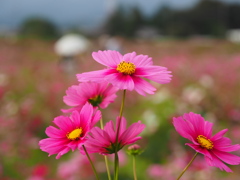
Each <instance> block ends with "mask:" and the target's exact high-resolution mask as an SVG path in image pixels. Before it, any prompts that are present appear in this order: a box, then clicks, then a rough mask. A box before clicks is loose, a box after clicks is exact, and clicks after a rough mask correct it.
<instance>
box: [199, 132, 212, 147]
mask: <svg viewBox="0 0 240 180" xmlns="http://www.w3.org/2000/svg"><path fill="white" fill-rule="evenodd" d="M197 141H198V143H199V144H200V146H201V147H203V148H206V149H208V150H210V149H212V148H213V147H214V146H213V142H212V141H211V140H210V139H207V138H206V137H205V136H203V135H199V136H198V137H197Z"/></svg>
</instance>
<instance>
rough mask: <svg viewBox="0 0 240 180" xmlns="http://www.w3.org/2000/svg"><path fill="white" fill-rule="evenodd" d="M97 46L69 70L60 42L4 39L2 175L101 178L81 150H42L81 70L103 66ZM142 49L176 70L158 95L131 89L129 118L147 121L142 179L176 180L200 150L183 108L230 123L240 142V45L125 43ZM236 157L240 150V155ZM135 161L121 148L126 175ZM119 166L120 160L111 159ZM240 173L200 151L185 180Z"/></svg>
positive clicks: (114, 107)
mask: <svg viewBox="0 0 240 180" xmlns="http://www.w3.org/2000/svg"><path fill="white" fill-rule="evenodd" d="M91 44H92V45H91V48H90V49H89V50H88V51H87V52H85V53H83V54H81V55H79V56H77V57H76V61H75V65H74V67H75V68H74V69H73V71H72V72H71V73H69V72H65V71H64V69H63V68H62V66H61V64H60V62H59V57H58V56H57V55H56V54H55V52H54V50H53V46H54V42H53V41H52V42H51V41H50V42H49V41H40V40H34V39H28V40H16V39H0V124H1V125H0V179H1V180H15V179H16V180H18V179H19V180H25V179H26V180H63V179H66V180H78V179H83V180H84V179H88V180H90V179H95V178H94V175H93V173H92V170H91V167H90V165H89V164H88V161H87V159H86V158H85V157H84V156H83V155H81V154H80V153H78V152H73V153H72V152H69V153H68V154H66V155H64V156H62V157H61V159H58V160H56V159H55V156H50V157H48V154H47V153H45V152H42V151H41V150H40V149H39V145H38V142H39V140H40V139H43V138H46V137H47V136H46V134H45V129H46V127H47V126H49V125H50V124H51V125H52V121H53V119H54V117H56V116H59V115H61V114H62V112H61V109H66V108H67V106H66V105H65V104H64V103H63V96H64V95H65V91H66V90H67V88H68V87H70V86H72V85H73V84H76V85H77V84H78V82H77V79H76V76H75V74H76V73H82V72H85V71H91V70H98V69H99V68H102V67H101V66H100V65H99V64H98V63H96V62H95V61H94V60H93V58H92V57H91V54H92V52H93V51H98V50H100V49H101V48H100V45H99V43H98V41H97V40H96V39H92V40H91ZM132 51H136V52H137V54H146V55H149V56H150V57H152V58H153V61H154V63H155V64H156V65H160V66H165V67H167V68H168V69H169V70H170V71H172V75H173V78H172V81H171V82H170V83H169V84H165V85H158V84H154V85H155V87H157V89H158V90H157V92H156V93H155V94H154V95H147V96H146V97H143V96H140V95H139V94H137V93H135V92H129V91H128V92H127V95H126V97H127V98H126V107H125V110H124V116H125V117H126V119H127V120H128V121H129V124H130V123H132V122H136V121H138V120H141V121H142V122H143V123H144V124H146V129H145V130H144V132H143V133H142V137H143V139H142V140H140V141H138V144H139V145H140V146H141V147H142V148H143V149H144V152H143V153H142V154H141V155H140V156H138V157H137V159H136V161H137V174H138V179H139V180H155V179H164V180H174V179H176V177H177V176H178V175H179V173H180V172H181V171H182V170H183V168H184V167H185V166H186V164H187V163H188V162H189V160H190V159H191V158H192V156H193V155H194V153H195V152H194V151H193V150H192V149H191V148H189V147H187V146H185V145H184V144H185V143H187V140H186V139H184V138H182V137H180V136H179V135H178V133H177V132H176V131H175V129H174V127H173V125H172V118H173V117H176V116H181V115H182V114H184V113H188V112H195V113H198V114H201V115H202V116H203V117H204V118H205V119H206V120H207V121H211V122H214V124H215V125H214V127H213V129H214V132H218V131H219V130H222V129H225V128H228V129H229V131H228V133H227V137H229V138H231V139H232V140H233V143H235V144H239V143H240V140H239V139H240V44H232V43H230V42H227V41H224V40H210V39H192V40H186V41H180V40H166V41H157V40H156V41H143V40H123V52H124V53H128V52H132ZM121 96H122V94H121V91H120V92H118V97H117V99H116V101H115V102H114V103H112V104H110V105H109V107H108V108H107V109H104V110H103V111H102V113H103V121H104V122H107V121H109V120H115V119H116V116H117V115H118V112H119V109H120V105H119V104H120V101H121ZM235 154H237V155H240V152H236V153H235ZM93 159H94V161H95V164H96V168H97V170H98V171H99V172H101V179H107V176H106V170H105V166H104V161H103V158H102V157H101V156H100V155H94V156H93ZM131 162H132V159H131V157H130V156H129V155H128V154H127V153H126V148H124V149H123V150H121V153H120V172H121V173H120V178H119V179H121V180H131V179H133V177H132V168H131V167H132V164H131ZM110 163H113V162H110ZM231 169H232V170H233V171H234V173H225V172H222V171H220V170H219V169H217V168H215V167H209V166H208V165H207V164H206V162H205V160H204V159H203V156H201V155H200V156H198V157H197V159H196V160H195V161H194V163H193V165H192V166H191V168H190V170H189V171H187V172H186V174H185V175H184V176H183V178H182V179H183V180H205V179H211V180H237V179H239V176H240V171H239V170H240V167H239V166H232V167H231Z"/></svg>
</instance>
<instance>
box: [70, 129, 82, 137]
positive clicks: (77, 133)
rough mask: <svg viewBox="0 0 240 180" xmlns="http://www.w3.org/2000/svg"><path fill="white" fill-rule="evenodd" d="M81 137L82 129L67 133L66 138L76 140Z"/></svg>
mask: <svg viewBox="0 0 240 180" xmlns="http://www.w3.org/2000/svg"><path fill="white" fill-rule="evenodd" d="M81 135H82V128H77V129H74V130H73V131H71V132H70V133H67V135H66V136H67V138H68V139H70V140H77V139H79V138H80V136H81Z"/></svg>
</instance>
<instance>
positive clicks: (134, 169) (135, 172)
mask: <svg viewBox="0 0 240 180" xmlns="http://www.w3.org/2000/svg"><path fill="white" fill-rule="evenodd" d="M133 177H134V180H137V171H136V156H134V155H133Z"/></svg>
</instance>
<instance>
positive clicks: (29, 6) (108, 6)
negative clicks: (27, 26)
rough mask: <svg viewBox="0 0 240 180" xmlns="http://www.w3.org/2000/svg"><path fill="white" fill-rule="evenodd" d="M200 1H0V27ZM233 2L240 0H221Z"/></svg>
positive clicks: (93, 20) (82, 20)
mask: <svg viewBox="0 0 240 180" xmlns="http://www.w3.org/2000/svg"><path fill="white" fill-rule="evenodd" d="M198 1H199V0H0V29H1V28H6V29H7V28H12V27H17V26H18V25H19V24H21V22H22V21H23V20H24V19H26V18H28V17H33V16H38V17H45V18H47V19H49V20H51V21H52V22H54V23H55V24H56V25H59V26H60V27H64V26H74V25H76V24H80V25H81V26H90V25H91V26H92V25H96V26H97V25H99V24H101V23H102V22H103V21H104V20H105V19H106V17H107V16H108V14H109V13H111V12H112V11H113V10H114V9H115V8H117V7H118V6H119V5H120V4H121V5H124V7H128V6H129V7H131V6H138V7H140V8H141V9H142V11H143V13H144V14H146V15H149V14H152V13H154V12H155V11H156V10H157V9H158V8H159V7H160V6H162V5H169V6H171V7H173V8H186V7H191V6H193V5H194V4H195V3H197V2H198ZM222 1H227V2H229V1H236V2H239V1H240V0H222Z"/></svg>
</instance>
